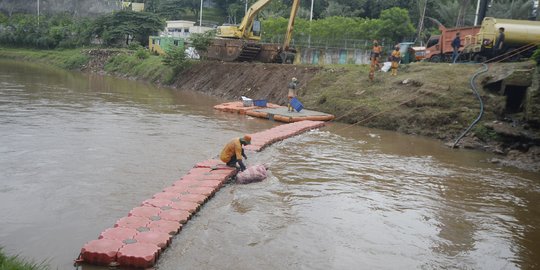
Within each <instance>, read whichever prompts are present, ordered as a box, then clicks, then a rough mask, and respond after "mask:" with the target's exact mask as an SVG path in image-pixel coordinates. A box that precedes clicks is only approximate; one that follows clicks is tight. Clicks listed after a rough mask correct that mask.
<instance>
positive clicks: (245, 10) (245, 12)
mask: <svg viewBox="0 0 540 270" xmlns="http://www.w3.org/2000/svg"><path fill="white" fill-rule="evenodd" d="M247 2H248V0H246V8H245V9H244V14H247Z"/></svg>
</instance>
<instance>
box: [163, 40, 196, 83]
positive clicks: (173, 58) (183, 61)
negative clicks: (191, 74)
mask: <svg viewBox="0 0 540 270" xmlns="http://www.w3.org/2000/svg"><path fill="white" fill-rule="evenodd" d="M162 62H163V64H164V65H166V66H169V67H171V68H172V69H173V75H174V76H176V75H178V74H179V73H180V72H182V70H184V69H186V68H187V67H189V65H190V63H189V61H188V60H187V58H186V53H185V51H184V49H183V48H181V47H178V46H171V48H170V49H169V50H167V52H166V54H165V56H164V57H163V60H162Z"/></svg>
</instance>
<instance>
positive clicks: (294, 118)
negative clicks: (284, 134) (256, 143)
mask: <svg viewBox="0 0 540 270" xmlns="http://www.w3.org/2000/svg"><path fill="white" fill-rule="evenodd" d="M244 105H245V104H244V103H243V102H242V101H235V102H227V103H222V104H218V105H216V106H214V109H216V110H219V111H223V112H232V113H239V114H245V115H249V116H252V117H258V118H265V119H269V120H274V121H279V122H284V123H292V122H299V121H304V120H313V121H330V120H332V119H334V115H332V114H328V113H323V112H318V111H313V110H307V109H303V107H302V109H301V110H300V111H298V110H294V111H293V112H290V111H289V110H288V109H287V107H286V106H279V105H276V104H272V103H267V104H266V107H259V106H247V107H246V106H244Z"/></svg>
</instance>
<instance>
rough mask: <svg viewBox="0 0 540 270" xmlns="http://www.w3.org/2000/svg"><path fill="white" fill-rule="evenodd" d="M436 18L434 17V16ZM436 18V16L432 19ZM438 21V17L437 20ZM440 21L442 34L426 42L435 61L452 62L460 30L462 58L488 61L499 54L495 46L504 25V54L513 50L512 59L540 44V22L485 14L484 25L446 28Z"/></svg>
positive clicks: (500, 52)
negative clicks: (453, 48) (493, 16)
mask: <svg viewBox="0 0 540 270" xmlns="http://www.w3.org/2000/svg"><path fill="white" fill-rule="evenodd" d="M430 19H432V18H430ZM432 20H434V19H432ZM434 21H435V22H437V21H436V20H434ZM437 23H438V24H439V30H440V31H441V34H440V35H436V36H432V37H431V38H430V39H429V40H428V42H427V45H426V59H428V60H429V61H432V62H449V61H450V59H451V55H452V46H451V43H452V40H453V39H454V37H455V36H456V33H458V32H459V33H460V38H461V44H462V46H463V47H462V48H460V50H459V52H460V58H459V59H462V60H463V59H467V60H474V61H478V62H484V61H486V60H488V59H490V58H493V57H495V56H496V55H495V52H494V50H493V46H494V44H495V41H496V38H497V36H498V31H499V28H500V27H503V28H504V29H505V31H504V34H505V42H504V49H503V50H502V51H499V52H497V53H498V54H499V55H500V54H505V53H510V54H512V58H511V60H517V59H519V58H521V57H528V56H530V54H531V53H532V51H534V49H536V47H537V46H538V45H539V44H540V22H538V21H527V20H509V19H497V18H492V17H485V18H484V20H483V21H482V25H481V26H468V27H459V28H446V27H444V26H443V25H442V24H441V23H439V22H437Z"/></svg>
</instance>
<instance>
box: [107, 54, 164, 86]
mask: <svg viewBox="0 0 540 270" xmlns="http://www.w3.org/2000/svg"><path fill="white" fill-rule="evenodd" d="M161 59H162V58H161V57H160V56H156V55H150V56H149V57H148V58H145V59H141V58H139V57H137V55H130V54H118V55H116V56H114V57H112V58H111V59H110V60H109V62H108V63H107V64H106V65H105V71H107V72H112V73H115V74H118V75H122V76H126V77H136V78H137V79H140V80H145V81H150V82H153V83H164V84H170V83H172V81H173V80H174V74H173V71H172V69H171V68H170V67H168V66H165V65H163V63H162V62H161Z"/></svg>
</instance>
